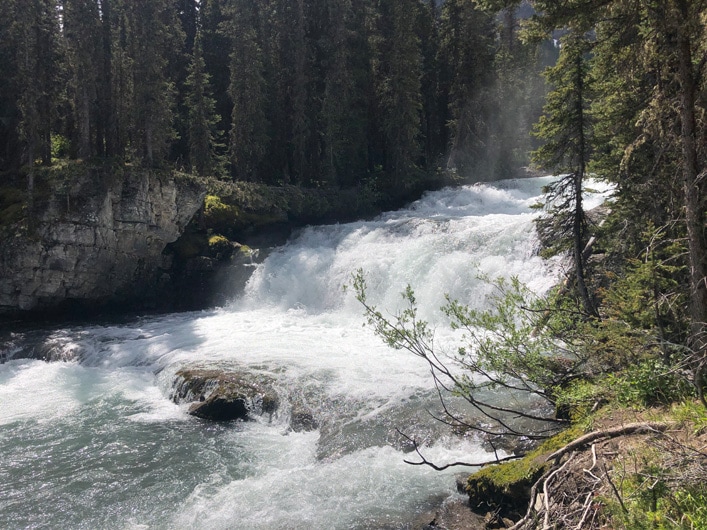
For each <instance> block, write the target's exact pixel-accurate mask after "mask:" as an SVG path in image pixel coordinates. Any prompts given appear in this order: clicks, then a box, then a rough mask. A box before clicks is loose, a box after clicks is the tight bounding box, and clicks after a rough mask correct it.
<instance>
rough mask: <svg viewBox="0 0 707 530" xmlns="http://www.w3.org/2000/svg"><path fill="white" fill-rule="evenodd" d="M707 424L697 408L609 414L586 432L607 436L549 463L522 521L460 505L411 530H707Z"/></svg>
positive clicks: (429, 516)
mask: <svg viewBox="0 0 707 530" xmlns="http://www.w3.org/2000/svg"><path fill="white" fill-rule="evenodd" d="M705 418H706V415H705V412H704V409H701V405H699V404H697V403H693V404H691V405H689V404H688V405H687V406H686V405H682V408H681V409H677V408H675V407H673V408H672V409H670V410H668V409H648V410H641V411H638V410H631V409H618V410H611V411H606V412H603V413H601V414H599V415H597V416H596V417H595V418H593V420H592V422H591V425H589V429H588V431H591V432H592V433H605V435H604V436H598V437H596V438H595V439H594V440H588V441H587V443H582V444H580V445H579V446H577V447H575V448H571V447H570V446H571V445H572V442H570V444H568V446H566V447H567V448H568V450H567V451H566V452H564V453H562V454H561V455H560V456H559V457H556V458H553V459H548V462H549V461H550V460H553V462H552V464H551V465H550V466H549V467H547V468H546V469H547V471H546V472H545V473H544V474H543V476H542V477H541V478H540V480H538V482H537V483H536V485H535V487H534V490H533V492H532V494H531V499H532V500H531V503H532V504H533V506H532V507H531V508H530V509H529V511H528V514H527V516H526V518H525V519H524V520H521V521H518V520H516V521H511V520H509V519H504V518H503V517H502V512H501V513H499V514H493V513H487V514H477V513H474V512H473V511H472V510H471V508H470V507H469V504H468V503H467V502H464V501H463V500H454V501H451V502H447V503H445V504H444V505H442V506H441V507H440V508H439V509H438V510H437V511H435V512H433V513H429V514H425V516H424V517H421V518H420V519H418V521H419V522H418V523H416V524H415V525H413V526H412V527H411V530H462V529H464V530H477V529H492V528H513V529H514V530H520V529H526V530H528V529H560V528H562V529H577V530H585V529H602V530H608V529H614V528H615V529H618V528H631V529H638V528H685V529H694V530H705V529H707V492H706V490H705V488H706V487H707V486H706V485H707V420H706V419H705ZM639 425H642V426H643V427H640V428H635V429H634V426H639ZM582 438H585V437H582ZM561 451H562V450H561ZM557 453H558V452H555V453H554V454H557ZM548 456H549V455H548Z"/></svg>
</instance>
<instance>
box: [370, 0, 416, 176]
mask: <svg viewBox="0 0 707 530" xmlns="http://www.w3.org/2000/svg"><path fill="white" fill-rule="evenodd" d="M378 7H379V19H378V36H377V39H376V40H374V41H373V49H374V60H373V76H374V77H373V79H374V90H375V95H376V101H377V109H378V111H379V112H380V121H379V126H380V130H381V132H382V137H383V140H384V158H383V167H384V169H385V171H386V173H388V174H389V175H390V177H391V185H392V186H393V187H394V188H400V187H402V188H404V187H405V186H406V182H405V180H406V179H408V180H409V179H410V178H411V176H412V175H411V174H412V173H413V172H414V171H415V169H416V167H417V162H418V157H419V156H420V154H421V149H420V138H419V136H420V111H421V105H422V101H421V94H420V78H421V75H422V55H421V49H420V39H419V37H418V35H417V33H416V32H415V29H416V27H415V24H416V22H417V16H418V13H419V9H420V8H421V6H420V3H419V2H418V1H417V0H380V1H379V2H378Z"/></svg>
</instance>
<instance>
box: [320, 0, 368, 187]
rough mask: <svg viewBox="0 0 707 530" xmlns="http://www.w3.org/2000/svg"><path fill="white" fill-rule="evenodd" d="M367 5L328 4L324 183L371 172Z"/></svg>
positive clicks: (347, 0) (346, 182) (348, 181)
mask: <svg viewBox="0 0 707 530" xmlns="http://www.w3.org/2000/svg"><path fill="white" fill-rule="evenodd" d="M364 14H365V9H364V2H363V1H360V0H358V1H355V2H354V1H352V0H331V1H329V2H327V10H326V15H327V18H326V28H327V32H326V35H325V37H324V39H323V49H322V54H323V55H324V56H325V57H326V58H327V59H326V62H325V63H324V65H323V85H324V93H323V97H322V99H323V101H322V111H321V121H322V123H323V138H322V143H323V147H322V153H323V172H324V175H323V176H324V177H325V178H326V179H327V180H328V181H329V182H331V183H338V184H339V185H340V186H350V185H353V184H355V183H356V182H357V181H358V180H359V179H360V178H362V177H363V176H364V175H365V174H366V172H367V148H366V141H367V138H366V133H367V100H366V95H367V87H368V83H369V76H370V71H369V68H368V64H369V49H368V45H367V42H366V40H365V35H366V34H365V26H364V21H365V17H364Z"/></svg>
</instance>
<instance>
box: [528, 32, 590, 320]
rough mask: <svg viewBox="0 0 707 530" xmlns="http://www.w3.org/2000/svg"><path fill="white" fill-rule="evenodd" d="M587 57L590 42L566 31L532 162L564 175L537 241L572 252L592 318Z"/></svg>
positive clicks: (550, 190)
mask: <svg viewBox="0 0 707 530" xmlns="http://www.w3.org/2000/svg"><path fill="white" fill-rule="evenodd" d="M588 53H589V42H588V41H587V39H586V38H585V36H584V34H583V32H582V31H570V32H569V33H568V34H566V35H565V36H564V37H563V39H562V44H561V51H560V58H559V60H558V62H557V64H556V65H555V66H553V67H551V68H549V69H548V71H547V79H548V81H549V82H550V83H551V85H552V86H553V90H552V91H551V92H550V94H549V95H548V98H547V102H546V104H545V115H544V116H542V117H541V119H540V121H539V122H538V125H537V129H536V134H537V135H538V136H540V137H541V138H543V139H544V140H545V141H546V143H545V145H543V146H542V147H541V148H540V149H538V150H537V151H535V153H534V155H533V158H534V160H535V161H536V163H539V164H540V165H541V166H542V167H544V168H546V169H549V170H552V171H555V172H556V173H563V174H564V175H563V176H561V177H560V178H559V179H558V180H557V181H555V182H554V183H552V184H550V185H549V186H548V187H547V194H546V201H547V202H546V207H547V213H546V216H545V217H544V218H543V219H541V220H540V222H539V223H538V226H539V228H540V233H541V237H543V238H544V239H545V241H546V242H548V243H549V242H551V243H550V248H553V249H556V250H564V249H567V248H569V249H570V250H571V252H572V257H573V262H574V276H575V281H576V285H577V291H578V294H579V297H580V300H581V303H582V306H583V308H584V311H585V313H586V314H587V315H591V316H596V315H597V310H596V308H595V306H594V301H593V299H592V296H591V294H590V292H589V288H588V286H587V280H586V277H585V272H586V266H585V258H584V247H585V245H586V243H587V239H588V238H587V235H586V234H587V220H586V216H585V212H584V208H583V204H582V193H583V183H584V180H585V177H586V172H587V165H588V163H589V160H590V156H591V152H592V150H591V145H592V143H591V138H592V120H591V117H590V114H589V107H590V104H591V86H590V82H589V75H588V72H589V66H588V61H589V57H588Z"/></svg>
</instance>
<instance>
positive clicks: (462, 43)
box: [440, 0, 494, 180]
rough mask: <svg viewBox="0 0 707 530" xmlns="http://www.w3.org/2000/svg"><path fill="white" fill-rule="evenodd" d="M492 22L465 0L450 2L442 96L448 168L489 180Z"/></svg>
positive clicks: (444, 23) (443, 28)
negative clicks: (447, 147) (447, 145)
mask: <svg viewBox="0 0 707 530" xmlns="http://www.w3.org/2000/svg"><path fill="white" fill-rule="evenodd" d="M493 35H494V33H493V25H492V18H491V17H490V16H489V15H488V14H486V13H484V12H482V11H480V10H478V9H476V7H475V6H474V5H473V4H472V3H470V2H465V1H464V0H448V1H447V2H445V3H444V5H443V6H442V14H441V21H440V39H441V42H440V92H441V95H440V97H441V100H442V102H443V104H444V105H445V108H446V112H445V116H444V117H443V119H444V120H445V122H446V124H447V128H448V131H447V137H448V138H447V141H448V144H449V158H448V161H447V168H448V169H452V170H456V171H458V172H459V173H460V174H462V175H464V176H467V177H474V178H476V179H477V180H479V179H484V178H485V177H486V175H488V174H489V173H490V171H489V168H488V165H487V164H486V163H485V162H486V160H487V151H488V149H489V145H488V139H489V135H490V129H489V124H490V121H491V119H490V118H491V116H490V113H491V112H492V110H493V107H492V94H491V92H490V89H491V84H492V73H493V57H494V55H493V51H494V50H493Z"/></svg>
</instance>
